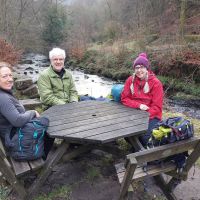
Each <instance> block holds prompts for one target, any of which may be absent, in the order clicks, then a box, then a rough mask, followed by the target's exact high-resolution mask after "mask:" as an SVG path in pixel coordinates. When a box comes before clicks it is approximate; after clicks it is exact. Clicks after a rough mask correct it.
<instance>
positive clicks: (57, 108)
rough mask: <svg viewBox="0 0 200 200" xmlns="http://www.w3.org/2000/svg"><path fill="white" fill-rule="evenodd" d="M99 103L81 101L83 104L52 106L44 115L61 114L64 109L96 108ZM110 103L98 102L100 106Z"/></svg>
mask: <svg viewBox="0 0 200 200" xmlns="http://www.w3.org/2000/svg"><path fill="white" fill-rule="evenodd" d="M96 102H97V101H92V100H91V101H81V102H78V103H67V104H62V105H55V106H52V107H50V108H48V109H47V110H45V111H44V113H46V114H47V113H48V114H49V113H53V112H59V111H60V110H63V108H64V109H67V110H74V108H76V109H78V108H81V107H85V106H86V105H87V107H88V106H94V105H95V106H96V105H97V103H96ZM111 102H112V101H111ZM107 103H108V102H104V101H98V105H104V104H107Z"/></svg>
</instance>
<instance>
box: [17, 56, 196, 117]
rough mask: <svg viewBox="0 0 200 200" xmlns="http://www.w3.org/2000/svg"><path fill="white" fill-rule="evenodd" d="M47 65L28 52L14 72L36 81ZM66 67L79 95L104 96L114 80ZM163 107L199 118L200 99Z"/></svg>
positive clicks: (41, 58) (43, 60)
mask: <svg viewBox="0 0 200 200" xmlns="http://www.w3.org/2000/svg"><path fill="white" fill-rule="evenodd" d="M48 66H49V60H48V58H47V57H46V56H44V55H41V54H35V53H29V54H25V55H23V57H22V59H21V62H20V63H19V64H18V65H17V66H16V68H15V72H16V73H17V74H18V75H19V76H23V77H24V76H25V77H31V78H32V79H33V82H37V79H38V75H39V72H40V71H42V70H43V69H45V68H46V67H48ZM67 69H68V70H69V71H70V72H71V73H72V76H73V78H74V81H75V84H76V88H77V90H78V93H79V94H80V95H85V94H88V95H90V96H93V97H96V98H97V97H100V96H102V97H106V96H107V95H108V94H110V92H111V88H112V85H113V84H115V83H116V82H114V81H112V80H110V79H106V78H103V77H99V76H97V75H90V74H84V72H83V71H80V70H79V69H77V70H72V69H71V68H70V66H68V67H67ZM164 105H165V106H164V107H165V109H167V110H170V111H172V112H173V111H174V112H179V113H184V114H185V115H187V116H189V117H193V118H196V119H200V100H194V101H185V100H172V99H167V98H166V99H165V104H164Z"/></svg>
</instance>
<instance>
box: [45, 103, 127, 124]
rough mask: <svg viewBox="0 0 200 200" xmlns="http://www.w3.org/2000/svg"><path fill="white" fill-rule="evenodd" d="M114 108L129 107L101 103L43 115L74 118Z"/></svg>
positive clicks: (52, 117) (124, 109)
mask: <svg viewBox="0 0 200 200" xmlns="http://www.w3.org/2000/svg"><path fill="white" fill-rule="evenodd" d="M114 109H119V110H123V111H129V110H130V109H129V108H128V107H124V108H123V107H118V106H116V105H115V104H112V103H111V104H110V105H109V106H102V105H98V107H93V108H91V107H90V108H84V109H82V110H79V109H74V110H73V111H71V112H68V110H63V111H60V112H56V113H54V114H52V113H51V114H48V115H47V114H45V116H48V118H49V119H50V120H54V121H56V120H60V119H61V118H65V119H66V118H67V119H68V118H75V117H80V116H85V117H86V116H87V115H89V114H91V115H95V114H99V113H105V112H110V111H112V110H114Z"/></svg>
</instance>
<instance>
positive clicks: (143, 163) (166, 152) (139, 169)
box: [115, 137, 200, 200]
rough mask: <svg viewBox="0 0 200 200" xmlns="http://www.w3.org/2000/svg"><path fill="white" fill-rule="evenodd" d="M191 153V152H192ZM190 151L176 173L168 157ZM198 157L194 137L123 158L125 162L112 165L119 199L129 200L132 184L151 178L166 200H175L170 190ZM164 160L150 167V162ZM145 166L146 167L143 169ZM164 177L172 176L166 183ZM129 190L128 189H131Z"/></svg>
mask: <svg viewBox="0 0 200 200" xmlns="http://www.w3.org/2000/svg"><path fill="white" fill-rule="evenodd" d="M191 150H192V151H191ZM187 151H191V152H190V155H189V157H188V158H187V160H186V164H185V167H184V169H183V171H177V170H176V168H177V167H176V164H175V163H174V162H172V161H170V160H169V159H168V160H167V159H166V158H168V157H169V156H172V155H175V154H178V153H183V152H187ZM199 156H200V138H199V137H193V138H190V139H186V140H182V141H179V142H176V143H172V144H167V145H163V146H158V147H154V148H152V149H142V150H141V151H138V152H135V153H132V154H129V155H127V156H126V162H124V163H119V164H116V165H115V168H116V171H117V176H118V179H119V182H120V184H121V189H120V196H119V200H123V199H127V198H128V199H129V196H130V195H129V194H128V190H129V187H131V185H132V184H133V183H134V182H135V181H137V180H141V179H144V178H145V177H154V178H155V180H156V183H157V185H158V186H159V187H160V188H161V190H162V191H163V193H164V194H165V196H166V197H167V199H169V200H176V199H177V198H176V196H175V195H174V193H173V190H174V189H175V187H176V186H177V181H178V182H179V180H186V179H187V176H188V172H189V170H190V169H191V167H192V165H194V163H195V162H196V161H197V159H198V158H199ZM160 159H164V160H163V162H161V163H160V164H152V163H150V162H151V161H158V160H160ZM144 167H145V168H144ZM163 174H166V175H169V176H171V180H170V181H169V182H168V183H167V182H166V181H165V179H164V178H163V176H162V175H163ZM130 190H131V189H130Z"/></svg>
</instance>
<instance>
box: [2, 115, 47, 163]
mask: <svg viewBox="0 0 200 200" xmlns="http://www.w3.org/2000/svg"><path fill="white" fill-rule="evenodd" d="M48 125H49V120H48V118H46V117H39V118H34V119H32V120H30V121H29V122H28V123H26V124H25V125H24V126H23V127H21V128H16V131H15V134H14V135H12V134H11V133H10V134H6V135H5V145H6V147H7V150H8V154H9V155H10V156H11V157H12V158H13V159H15V160H21V161H27V160H35V159H38V158H41V157H42V156H43V155H44V136H45V133H46V130H47V127H48Z"/></svg>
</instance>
